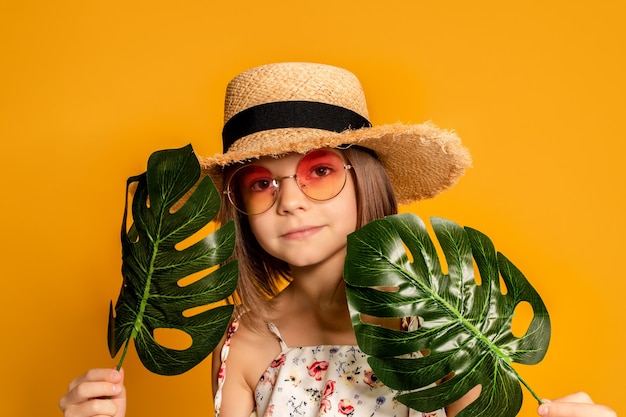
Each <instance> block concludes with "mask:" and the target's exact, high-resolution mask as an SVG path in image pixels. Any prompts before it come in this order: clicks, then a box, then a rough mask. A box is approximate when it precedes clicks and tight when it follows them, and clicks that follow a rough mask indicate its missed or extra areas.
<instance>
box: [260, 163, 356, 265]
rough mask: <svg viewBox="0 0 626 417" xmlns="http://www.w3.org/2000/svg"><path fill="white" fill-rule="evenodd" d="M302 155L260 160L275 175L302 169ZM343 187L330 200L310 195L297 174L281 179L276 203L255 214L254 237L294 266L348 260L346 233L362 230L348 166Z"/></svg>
mask: <svg viewBox="0 0 626 417" xmlns="http://www.w3.org/2000/svg"><path fill="white" fill-rule="evenodd" d="M301 158H302V155H301V154H297V153H292V154H288V155H286V156H284V157H281V158H278V159H275V158H271V157H263V158H261V159H259V160H258V161H257V162H255V164H256V165H261V166H263V167H265V168H267V169H268V170H269V171H271V173H272V175H273V177H274V178H281V177H289V176H292V175H294V173H296V169H297V166H298V162H300V160H301ZM346 177H347V178H346V183H345V186H344V187H343V189H342V190H341V192H340V193H339V194H338V195H337V196H335V197H333V198H331V199H329V200H325V201H316V200H312V199H310V198H309V197H307V196H306V195H305V194H304V193H303V192H302V191H301V190H300V188H298V185H297V183H296V180H295V179H294V178H283V179H281V180H280V184H279V189H278V195H277V198H276V202H275V203H274V205H273V206H272V207H271V208H270V209H269V210H267V211H265V212H263V213H261V214H255V215H249V216H248V219H249V222H250V227H251V229H252V232H253V233H254V236H255V237H256V238H257V241H258V242H259V244H260V245H261V247H262V248H263V249H264V250H265V251H266V252H268V253H269V254H271V255H273V256H274V257H276V258H278V259H281V260H283V261H285V262H287V263H288V264H289V265H290V266H292V267H307V266H314V265H318V264H321V263H324V262H327V261H329V260H331V259H336V260H337V261H339V262H343V260H344V258H345V249H346V236H347V235H348V234H349V233H352V232H353V231H355V230H356V224H357V205H356V191H355V187H354V182H353V181H352V176H351V175H350V173H349V172H347V171H346Z"/></svg>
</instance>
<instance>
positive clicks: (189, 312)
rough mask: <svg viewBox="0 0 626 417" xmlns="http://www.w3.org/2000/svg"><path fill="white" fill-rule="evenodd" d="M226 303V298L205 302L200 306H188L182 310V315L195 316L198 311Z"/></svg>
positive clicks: (202, 311) (201, 311)
mask: <svg viewBox="0 0 626 417" xmlns="http://www.w3.org/2000/svg"><path fill="white" fill-rule="evenodd" d="M226 304H227V303H226V300H222V301H219V302H217V303H211V304H205V305H201V306H196V307H192V308H188V309H187V310H185V311H183V317H193V316H197V315H198V314H200V313H204V312H205V311H209V310H212V309H214V308H216V307H219V306H223V305H226Z"/></svg>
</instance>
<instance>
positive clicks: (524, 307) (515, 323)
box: [511, 301, 535, 337]
mask: <svg viewBox="0 0 626 417" xmlns="http://www.w3.org/2000/svg"><path fill="white" fill-rule="evenodd" d="M534 316H535V312H534V311H533V307H532V305H530V303H529V302H528V301H522V302H520V303H519V304H518V305H517V306H516V307H515V311H513V319H512V320H511V333H513V336H515V337H522V336H524V335H525V334H526V332H527V331H528V327H529V326H530V323H531V322H532V320H533V318H534Z"/></svg>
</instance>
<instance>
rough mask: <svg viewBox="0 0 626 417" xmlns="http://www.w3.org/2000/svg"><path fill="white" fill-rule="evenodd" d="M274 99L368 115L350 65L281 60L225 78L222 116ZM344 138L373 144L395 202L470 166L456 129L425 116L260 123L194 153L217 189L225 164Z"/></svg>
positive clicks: (423, 194)
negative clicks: (342, 124)
mask: <svg viewBox="0 0 626 417" xmlns="http://www.w3.org/2000/svg"><path fill="white" fill-rule="evenodd" d="M277 101H312V102H321V103H327V104H332V105H336V106H341V107H344V108H347V109H350V110H353V111H355V112H356V113H358V114H360V115H362V116H364V117H365V118H367V119H369V115H368V111H367V104H366V101H365V95H364V93H363V89H362V87H361V84H360V82H359V80H358V79H357V78H356V77H355V76H354V75H353V74H352V73H350V72H349V71H346V70H344V69H341V68H337V67H333V66H329V65H323V64H310V63H280V64H270V65H265V66H261V67H257V68H252V69H250V70H248V71H246V72H244V73H242V74H239V75H238V76H237V77H235V78H234V79H233V80H232V81H231V82H230V83H229V84H228V86H227V89H226V98H225V103H224V123H226V122H227V121H228V120H229V119H230V118H231V117H233V116H234V115H236V114H237V113H239V112H241V111H243V110H245V109H248V108H250V107H252V106H256V105H260V104H265V103H271V102H277ZM345 144H355V145H356V144H358V145H360V146H364V147H367V148H369V149H372V150H373V151H375V152H376V154H377V155H378V157H379V159H380V161H381V162H382V164H383V166H384V167H385V169H386V171H387V172H388V174H389V177H390V179H391V182H392V184H393V187H394V190H395V191H396V193H397V197H398V202H399V203H400V204H408V203H411V202H414V201H419V200H422V199H425V198H431V197H434V196H435V195H437V194H439V193H440V192H441V191H443V190H445V189H446V188H448V187H450V186H452V185H453V184H454V183H456V181H457V180H458V178H459V177H460V176H461V175H463V173H464V172H465V169H466V168H468V167H470V166H471V158H470V155H469V152H468V151H467V149H466V148H465V147H463V145H462V143H461V140H460V139H459V138H458V136H456V134H454V133H453V132H451V131H446V130H442V129H440V128H438V127H437V126H435V125H433V124H431V123H423V124H400V123H398V124H391V125H382V126H374V127H370V128H361V129H357V130H345V131H344V132H341V133H336V132H330V131H326V130H320V129H312V128H281V129H272V130H265V131H261V132H257V133H253V134H250V135H247V136H245V137H243V138H240V139H239V140H237V141H236V142H235V143H234V144H233V145H232V146H231V147H230V148H229V149H228V150H226V151H225V152H224V153H223V154H217V155H215V156H213V157H210V158H204V157H200V158H199V160H200V164H201V166H202V168H203V170H204V172H205V173H207V174H209V175H210V176H211V177H212V179H213V181H214V182H215V184H216V185H217V187H218V189H221V187H222V169H223V167H224V166H226V165H229V164H233V163H237V162H244V161H248V160H251V159H255V158H259V157H261V156H266V155H267V156H280V155H283V154H286V153H289V152H297V153H306V152H308V151H310V150H312V149H317V148H324V147H330V148H334V147H337V146H339V145H345Z"/></svg>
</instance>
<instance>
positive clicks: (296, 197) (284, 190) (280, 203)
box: [276, 175, 310, 213]
mask: <svg viewBox="0 0 626 417" xmlns="http://www.w3.org/2000/svg"><path fill="white" fill-rule="evenodd" d="M276 180H277V182H278V184H279V186H278V190H277V192H278V195H277V196H276V210H277V211H278V213H291V212H294V211H297V210H301V209H305V208H306V207H307V206H308V204H309V202H310V200H309V199H308V198H307V196H306V195H305V194H304V193H303V192H302V190H301V189H300V187H298V183H297V182H296V181H298V178H297V177H296V175H288V176H285V177H280V178H277V179H276Z"/></svg>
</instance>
